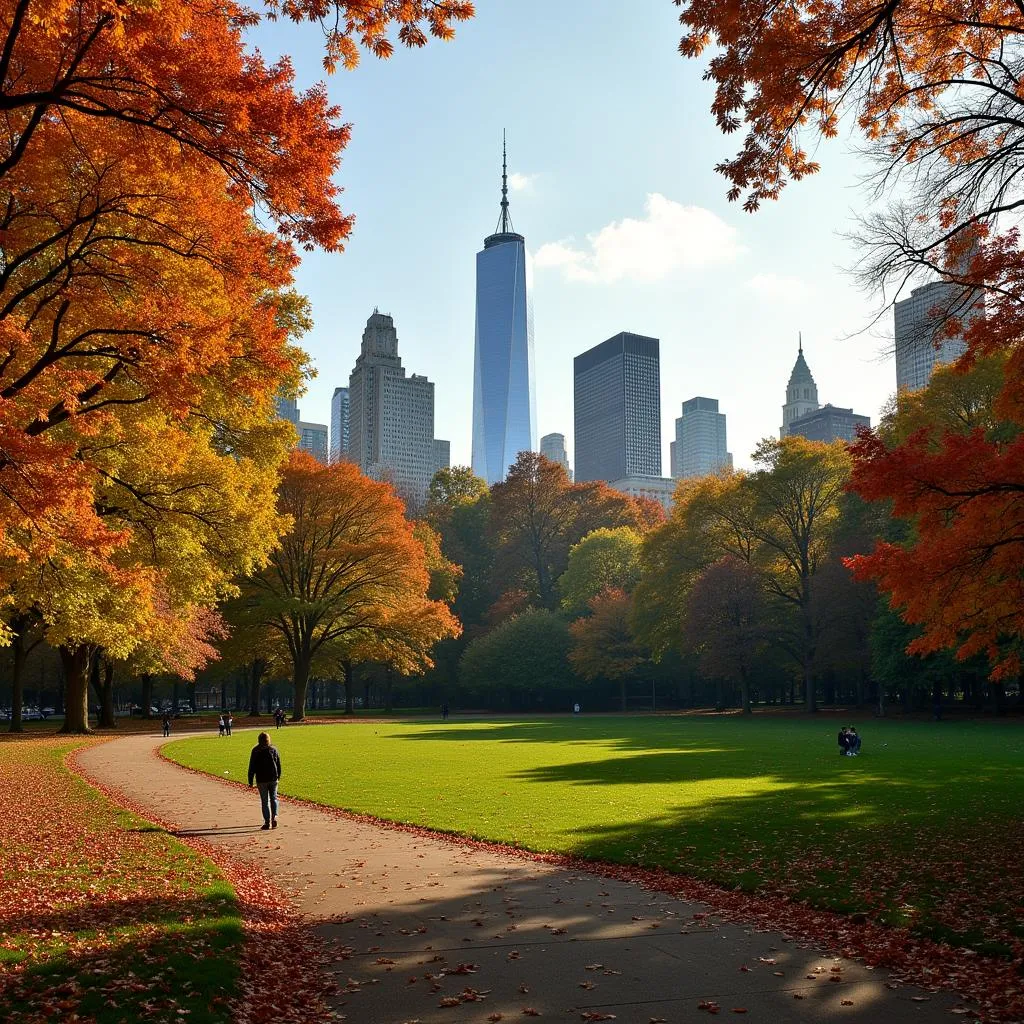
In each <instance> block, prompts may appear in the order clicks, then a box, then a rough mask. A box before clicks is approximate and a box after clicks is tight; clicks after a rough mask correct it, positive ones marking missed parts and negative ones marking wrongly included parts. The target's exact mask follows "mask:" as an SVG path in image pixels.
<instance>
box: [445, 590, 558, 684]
mask: <svg viewBox="0 0 1024 1024" xmlns="http://www.w3.org/2000/svg"><path fill="white" fill-rule="evenodd" d="M568 655H569V629H568V626H567V625H566V623H565V620H564V619H562V618H561V617H560V616H558V615H556V614H554V613H553V612H550V611H547V610H546V609H543V608H533V609H530V610H529V611H525V612H522V613H521V614H519V615H514V616H513V617H512V618H510V619H507V620H506V621H505V622H503V623H501V624H500V625H499V626H497V627H496V628H495V629H493V630H491V632H490V633H488V634H486V635H485V636H482V637H479V638H478V639H476V640H474V641H473V642H472V643H471V644H470V645H469V646H468V647H467V648H466V651H465V653H464V654H463V655H462V661H461V662H460V664H459V680H460V682H461V683H462V684H463V685H464V686H466V687H468V688H470V689H473V690H488V689H490V690H497V691H499V692H504V693H508V692H510V691H514V690H521V691H531V692H537V691H544V690H559V689H566V688H568V687H570V686H571V685H572V684H573V682H574V677H573V674H572V670H571V669H570V667H569V660H568Z"/></svg>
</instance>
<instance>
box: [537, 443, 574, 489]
mask: <svg viewBox="0 0 1024 1024" xmlns="http://www.w3.org/2000/svg"><path fill="white" fill-rule="evenodd" d="M540 453H541V455H543V456H544V458H545V459H549V460H550V461H551V462H557V463H558V465H560V466H561V467H562V469H564V470H565V475H566V476H567V477H568V478H569V479H570V480H571V479H572V470H571V469H570V468H569V453H568V452H567V451H566V450H565V434H545V435H544V436H543V437H542V438H541V439H540Z"/></svg>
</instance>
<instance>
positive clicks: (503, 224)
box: [495, 129, 514, 235]
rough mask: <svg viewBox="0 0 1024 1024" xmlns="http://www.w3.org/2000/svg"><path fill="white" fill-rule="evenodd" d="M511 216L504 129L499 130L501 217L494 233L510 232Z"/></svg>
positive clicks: (511, 229)
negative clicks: (509, 212) (509, 211)
mask: <svg viewBox="0 0 1024 1024" xmlns="http://www.w3.org/2000/svg"><path fill="white" fill-rule="evenodd" d="M513 230H514V229H513V227H512V218H511V217H510V216H509V214H508V153H507V150H506V147H505V130H504V129H502V131H501V217H499V219H498V226H497V228H496V229H495V234H499V235H506V234H509V233H510V232H512V231H513Z"/></svg>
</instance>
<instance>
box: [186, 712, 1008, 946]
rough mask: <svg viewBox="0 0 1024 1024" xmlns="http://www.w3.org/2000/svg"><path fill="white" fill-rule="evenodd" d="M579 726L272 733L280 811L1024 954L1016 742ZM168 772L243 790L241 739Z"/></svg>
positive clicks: (942, 727)
mask: <svg viewBox="0 0 1024 1024" xmlns="http://www.w3.org/2000/svg"><path fill="white" fill-rule="evenodd" d="M857 724H858V725H859V726H861V732H862V734H863V735H864V744H865V745H864V750H863V754H862V756H861V757H858V758H843V757H839V755H838V746H837V744H836V737H835V733H836V731H837V729H838V723H836V722H835V721H833V720H830V719H793V718H773V717H767V716H765V717H761V718H757V717H755V718H754V719H753V720H752V721H748V720H743V719H740V718H732V717H706V718H701V717H664V718H660V717H659V718H655V717H636V718H631V717H611V716H609V717H604V716H601V717H593V718H590V717H585V716H584V717H579V718H567V717H563V718H550V719H531V720H524V721H508V720H489V721H479V722H473V721H457V720H456V721H449V722H446V723H422V722H421V723H381V722H378V723H372V722H368V723H353V724H347V725H343V726H317V727H310V728H306V729H296V728H287V729H283V730H277V731H275V732H274V733H273V737H272V738H273V741H274V742H275V743H276V744H277V745H278V747H279V749H280V751H281V756H282V758H283V761H284V777H283V780H282V791H283V792H284V793H287V794H292V795H295V796H300V797H303V798H305V799H308V800H313V801H317V802H320V803H324V804H329V805H332V806H337V807H342V808H346V809H349V810H352V811H356V812H362V813H368V814H374V815H377V816H380V817H383V818H388V819H391V820H395V821H400V822H409V823H413V824H417V825H425V826H428V827H431V828H435V829H440V830H445V831H452V832H458V833H461V834H464V835H468V836H473V837H478V838H483V839H489V840H494V841H497V842H504V843H513V844H516V845H519V846H522V847H526V848H528V849H532V850H538V851H549V850H550V851H558V852H565V853H573V854H579V855H582V856H586V857H590V858H595V859H601V860H608V861H614V862H619V863H625V864H636V865H641V866H645V867H663V868H667V869H669V870H671V871H675V872H679V873H684V874H688V875H693V876H697V877H700V878H704V879H708V880H712V881H715V882H717V883H720V884H722V885H725V886H728V887H730V888H737V887H738V888H742V889H744V890H746V891H760V892H767V893H776V894H779V895H784V896H787V897H789V898H795V899H799V900H801V901H804V902H808V903H811V904H813V905H816V906H821V907H827V908H829V909H834V910H838V911H841V912H853V913H856V912H863V913H866V914H868V915H870V916H872V917H874V918H876V919H881V920H887V921H890V922H892V923H894V924H896V923H898V924H906V925H908V926H909V927H911V928H913V929H915V930H917V931H919V932H920V933H921V934H929V935H935V936H942V937H944V938H945V939H947V940H948V941H952V942H956V943H962V944H967V945H971V946H973V947H975V948H978V949H982V948H985V949H989V950H990V949H993V948H995V947H997V946H999V945H1000V944H1004V945H1005V944H1007V943H1010V944H1012V943H1013V942H1018V943H1019V941H1020V939H1019V936H1017V935H1016V934H1015V933H1014V932H1013V928H1014V927H1015V926H1016V925H1017V923H1018V919H1019V909H1015V906H1011V905H1010V904H1011V903H1013V901H1009V903H1008V902H1007V900H1006V885H1007V880H1011V879H1015V878H1018V877H1020V874H1021V869H1022V867H1024V826H1022V824H1021V818H1020V814H1019V809H1020V794H1021V793H1022V792H1024V729H1022V728H1021V727H1020V726H1019V725H1018V724H1016V723H1012V722H1011V723H995V722H993V723H982V722H957V723H945V722H943V723H923V722H912V723H900V722H892V721H872V720H870V719H869V720H868V721H867V722H863V723H862V722H858V723H857ZM238 738H239V739H240V740H242V741H241V742H239V743H237V744H228V743H223V742H216V740H214V741H209V740H206V739H196V740H182V741H178V742H175V743H173V744H171V745H170V746H169V747H167V748H166V750H167V753H168V754H169V755H170V756H171V757H174V758H177V759H179V760H180V761H182V762H183V763H185V764H188V765H190V766H192V767H196V768H200V769H202V770H204V771H208V772H211V773H212V774H215V775H217V776H220V777H222V778H223V777H227V778H232V779H235V780H237V781H244V773H245V767H246V764H247V759H248V751H249V747H250V745H251V743H250V740H251V737H250V738H243V737H242V736H239V737H238Z"/></svg>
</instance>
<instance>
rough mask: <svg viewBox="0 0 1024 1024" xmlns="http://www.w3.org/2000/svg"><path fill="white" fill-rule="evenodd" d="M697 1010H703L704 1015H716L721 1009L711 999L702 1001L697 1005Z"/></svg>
mask: <svg viewBox="0 0 1024 1024" xmlns="http://www.w3.org/2000/svg"><path fill="white" fill-rule="evenodd" d="M697 1009H698V1010H703V1011H704V1012H705V1013H718V1012H719V1011H720V1010H721V1009H722V1008H721V1007H720V1006H719V1005H718V1003H716V1002H714V1001H713V1000H711V999H702V1000H701V1001H700V1002H699V1003H698V1004H697Z"/></svg>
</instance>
